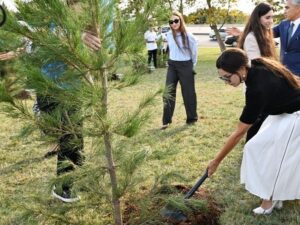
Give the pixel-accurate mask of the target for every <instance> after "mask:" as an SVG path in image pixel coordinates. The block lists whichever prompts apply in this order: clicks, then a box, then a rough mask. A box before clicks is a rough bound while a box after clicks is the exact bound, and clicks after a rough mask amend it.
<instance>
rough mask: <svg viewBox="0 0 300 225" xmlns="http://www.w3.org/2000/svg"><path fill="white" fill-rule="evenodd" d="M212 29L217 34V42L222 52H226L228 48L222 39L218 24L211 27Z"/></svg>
mask: <svg viewBox="0 0 300 225" xmlns="http://www.w3.org/2000/svg"><path fill="white" fill-rule="evenodd" d="M210 28H211V29H212V30H213V31H214V32H215V35H216V38H217V41H218V44H219V47H220V50H221V52H223V51H225V50H226V47H225V44H224V42H223V41H222V39H221V36H220V33H219V30H218V27H217V25H216V24H213V25H210Z"/></svg>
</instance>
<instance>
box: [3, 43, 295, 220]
mask: <svg viewBox="0 0 300 225" xmlns="http://www.w3.org/2000/svg"><path fill="white" fill-rule="evenodd" d="M199 53H200V54H199V60H198V65H197V68H196V71H197V75H196V91H197V98H198V114H199V118H200V120H199V122H198V123H197V124H196V125H194V126H187V125H185V109H184V106H183V102H182V97H181V92H180V88H178V93H177V101H176V109H175V113H174V119H173V123H172V125H171V127H170V128H169V129H167V130H165V131H160V130H159V127H160V126H161V116H162V99H161V98H157V100H156V102H155V104H154V105H152V106H151V107H150V111H151V120H150V121H149V122H148V123H147V125H146V126H144V127H143V128H142V130H141V132H140V133H139V134H138V136H136V137H133V138H131V139H125V142H126V143H125V144H124V148H125V149H129V148H132V146H134V148H141V149H147V150H149V151H150V152H152V153H155V151H156V150H165V151H170V157H168V158H167V159H163V160H158V159H159V157H160V156H157V160H152V161H150V162H149V163H148V164H146V165H144V167H143V168H142V169H141V170H140V171H138V173H140V175H141V176H143V177H145V178H147V179H146V181H145V182H144V183H142V187H141V186H139V187H140V189H137V191H138V192H139V194H140V193H141V192H142V191H143V190H145V189H146V190H147V189H150V188H151V187H152V185H153V182H154V176H155V175H157V174H165V173H167V172H171V171H177V172H179V173H180V174H181V175H182V176H183V177H185V178H186V179H187V181H186V182H184V181H182V182H181V183H183V184H188V185H192V184H193V183H194V182H195V181H196V180H197V179H198V177H199V176H200V175H202V173H203V171H204V170H205V168H206V166H207V164H208V162H209V161H210V160H211V159H213V157H214V155H215V154H216V153H217V152H218V151H219V149H220V147H221V146H222V144H223V143H224V142H225V140H226V137H227V136H228V135H229V134H230V133H231V131H232V130H233V129H234V128H235V126H236V124H237V121H238V118H239V115H240V113H241V110H242V107H243V101H244V97H243V95H244V94H243V90H242V87H239V88H233V87H231V86H229V85H225V84H224V83H223V82H221V81H220V80H219V79H218V77H217V73H216V69H215V59H216V58H217V56H218V54H219V49H218V48H201V49H200V52H199ZM165 75H166V69H158V70H156V71H155V72H153V73H151V74H145V75H144V76H143V77H142V78H141V81H140V83H139V84H138V85H136V86H133V87H129V88H126V89H123V90H114V91H112V92H111V93H110V96H109V101H110V105H109V107H110V112H111V113H112V114H113V115H115V116H120V115H121V113H120V110H122V111H125V112H126V111H129V112H130V111H133V110H134V109H135V108H136V107H137V106H138V103H139V102H140V100H141V99H142V98H143V96H145V95H146V94H147V93H151V92H154V91H156V90H157V89H159V88H160V87H162V86H164V82H165ZM29 103H30V104H31V102H29ZM0 107H1V106H0ZM0 121H1V126H0V140H1V141H0V143H1V148H0V218H1V221H0V224H4V225H6V224H18V225H19V224H112V221H111V218H110V207H109V206H107V205H106V204H105V203H102V202H101V198H100V197H99V198H97V194H98V195H99V196H101V194H102V193H101V190H98V189H97V184H98V183H97V180H95V181H94V183H91V184H90V189H89V191H93V192H94V193H93V194H94V195H93V196H92V195H91V194H89V193H82V195H83V199H82V201H81V202H80V203H76V204H74V206H72V205H67V204H61V203H60V202H58V201H56V200H53V199H52V198H51V197H50V188H51V182H52V181H53V179H54V178H55V168H56V159H55V158H51V159H44V158H43V155H44V153H45V152H46V151H47V148H48V147H49V146H46V145H43V144H42V143H39V142H36V141H33V140H34V138H27V139H23V140H20V138H18V137H17V134H18V132H19V131H20V128H21V124H22V121H19V120H16V119H14V120H13V119H11V118H8V117H6V116H5V115H3V114H1V115H0ZM35 135H38V134H35ZM116 139H117V140H121V138H119V137H116ZM85 143H86V144H85V152H86V155H87V162H90V163H94V162H96V160H95V157H94V156H95V155H97V151H96V149H94V148H93V142H92V141H91V140H89V139H88V140H85ZM243 144H244V143H243V142H242V143H240V144H239V145H238V146H237V147H236V148H235V149H234V150H233V151H232V152H231V154H230V155H229V156H228V157H227V158H226V159H225V160H224V161H223V162H222V164H221V165H220V167H219V169H218V171H217V172H216V173H215V174H214V176H213V177H212V178H210V179H208V180H206V182H205V183H204V184H203V185H202V187H201V188H205V189H206V190H207V191H208V192H209V193H210V194H211V195H212V196H213V197H214V198H215V199H216V200H217V202H218V203H219V204H220V205H221V206H222V207H223V209H224V212H223V214H222V215H221V218H220V222H221V224H222V225H254V224H255V225H260V224H261V225H280V224H284V225H297V224H300V212H299V209H300V206H299V203H300V202H298V201H289V202H285V203H284V208H283V209H282V210H281V211H275V212H274V213H273V214H272V215H271V216H254V215H253V214H252V213H251V211H252V209H253V208H255V207H257V206H258V205H259V204H260V200H259V199H258V198H257V197H255V196H253V195H251V194H250V193H248V192H247V191H246V190H245V189H244V187H243V186H242V185H240V183H239V168H240V163H241V156H242V149H243ZM172 151H178V153H177V154H171V153H172ZM153 157H155V156H153ZM100 160H101V159H100ZM88 176H89V174H88ZM90 176H94V174H90ZM104 179H106V178H104ZM100 182H101V181H100ZM177 183H178V181H177ZM131 197H132V196H125V198H124V200H125V199H130V198H131ZM24 213H28V215H29V216H28V217H26V219H24V218H25V217H24ZM154 216H156V217H159V215H154ZM57 217H60V218H61V220H60V221H61V222H59V223H58V222H52V221H57ZM65 218H68V219H67V220H66V219H65ZM144 218H145V220H146V219H147V220H149V221H150V219H149V217H147V216H145V217H144ZM143 222H144V224H155V223H153V222H152V223H150V222H148V223H147V222H145V221H143Z"/></svg>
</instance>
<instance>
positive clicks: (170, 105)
mask: <svg viewBox="0 0 300 225" xmlns="http://www.w3.org/2000/svg"><path fill="white" fill-rule="evenodd" d="M177 83H178V76H177V72H176V69H175V65H174V62H172V61H170V62H169V67H168V72H167V77H166V88H167V89H168V92H167V94H166V95H165V96H163V102H164V110H163V121H162V122H163V125H167V124H169V123H172V117H173V113H174V109H175V101H176V87H177Z"/></svg>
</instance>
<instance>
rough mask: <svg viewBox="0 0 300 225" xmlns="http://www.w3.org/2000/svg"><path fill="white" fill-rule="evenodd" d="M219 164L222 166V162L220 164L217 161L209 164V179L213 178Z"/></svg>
mask: <svg viewBox="0 0 300 225" xmlns="http://www.w3.org/2000/svg"><path fill="white" fill-rule="evenodd" d="M219 164H220V162H218V161H217V160H215V159H214V160H212V161H210V162H209V164H208V166H207V170H208V177H210V176H212V175H213V174H214V173H215V171H216V170H217V168H218V166H219Z"/></svg>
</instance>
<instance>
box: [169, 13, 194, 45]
mask: <svg viewBox="0 0 300 225" xmlns="http://www.w3.org/2000/svg"><path fill="white" fill-rule="evenodd" d="M172 16H177V17H179V20H180V26H179V32H180V35H181V38H182V44H183V47H184V48H187V49H189V50H190V44H189V39H188V36H187V32H186V28H185V22H184V19H183V16H182V14H181V13H180V12H178V11H174V12H172ZM170 27H171V26H170ZM171 30H172V34H173V38H174V40H175V43H176V45H177V47H178V48H180V46H179V44H178V42H177V39H176V35H177V34H176V31H175V30H173V29H172V27H171Z"/></svg>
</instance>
